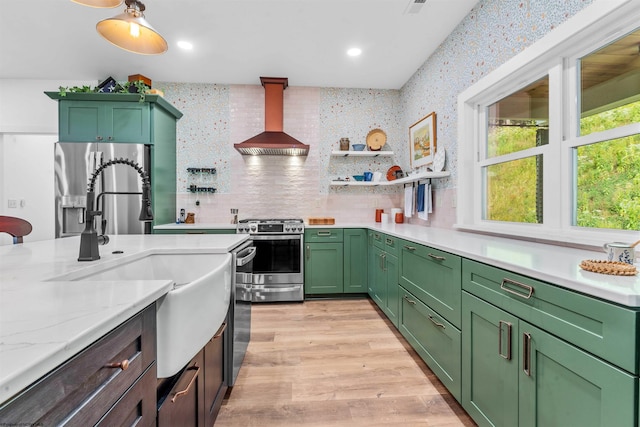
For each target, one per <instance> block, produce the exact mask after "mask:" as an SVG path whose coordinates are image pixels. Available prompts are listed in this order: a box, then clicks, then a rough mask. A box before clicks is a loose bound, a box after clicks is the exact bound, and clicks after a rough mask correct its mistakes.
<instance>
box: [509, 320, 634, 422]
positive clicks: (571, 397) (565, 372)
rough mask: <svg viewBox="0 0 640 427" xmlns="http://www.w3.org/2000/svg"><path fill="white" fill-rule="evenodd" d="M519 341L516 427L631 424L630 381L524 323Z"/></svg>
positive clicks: (604, 363) (602, 363) (632, 414)
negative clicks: (518, 409)
mask: <svg viewBox="0 0 640 427" xmlns="http://www.w3.org/2000/svg"><path fill="white" fill-rule="evenodd" d="M518 340H519V341H520V353H521V355H520V360H521V369H520V370H519V375H520V381H519V389H520V415H519V420H520V422H519V425H520V426H522V427H533V426H558V427H561V426H581V427H589V426H593V427H597V426H630V425H634V424H635V422H636V414H635V412H636V407H635V401H636V395H637V392H638V391H637V387H636V380H635V379H634V377H633V376H631V375H629V374H628V373H626V372H624V371H622V370H620V369H618V368H616V367H613V366H612V365H609V364H608V363H606V362H604V361H603V360H600V359H598V358H596V357H594V356H592V355H590V354H588V353H586V352H584V351H582V350H580V349H578V348H577V347H574V346H572V345H571V344H568V343H566V342H564V341H562V340H560V339H558V338H556V337H554V336H553V335H551V334H548V333H546V332H544V331H542V330H540V329H538V328H536V327H534V326H532V325H529V324H527V323H525V322H523V321H521V323H520V336H519V338H518Z"/></svg>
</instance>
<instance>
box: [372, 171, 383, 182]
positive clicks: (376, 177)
mask: <svg viewBox="0 0 640 427" xmlns="http://www.w3.org/2000/svg"><path fill="white" fill-rule="evenodd" d="M381 179H382V172H374V173H373V182H378V181H380V180H381Z"/></svg>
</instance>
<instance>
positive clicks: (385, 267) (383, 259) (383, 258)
mask: <svg viewBox="0 0 640 427" xmlns="http://www.w3.org/2000/svg"><path fill="white" fill-rule="evenodd" d="M382 271H387V254H382Z"/></svg>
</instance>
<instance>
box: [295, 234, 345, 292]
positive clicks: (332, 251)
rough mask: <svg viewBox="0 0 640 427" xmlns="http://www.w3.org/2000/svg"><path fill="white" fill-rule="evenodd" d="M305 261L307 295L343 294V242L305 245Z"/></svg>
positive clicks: (305, 289) (305, 288) (305, 290)
mask: <svg viewBox="0 0 640 427" xmlns="http://www.w3.org/2000/svg"><path fill="white" fill-rule="evenodd" d="M304 259H305V262H304V293H305V294H307V295H314V294H341V293H343V291H344V279H343V259H344V255H343V247H342V242H339V243H336V242H333V243H305V255H304Z"/></svg>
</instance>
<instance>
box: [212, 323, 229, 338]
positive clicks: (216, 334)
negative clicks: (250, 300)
mask: <svg viewBox="0 0 640 427" xmlns="http://www.w3.org/2000/svg"><path fill="white" fill-rule="evenodd" d="M226 329H227V322H222V325H220V327H219V328H218V331H217V332H216V333H215V335H214V336H213V339H214V340H215V339H217V338H220V337H221V336H222V334H224V331H225V330H226Z"/></svg>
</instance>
